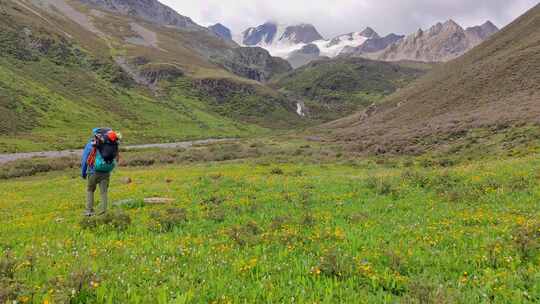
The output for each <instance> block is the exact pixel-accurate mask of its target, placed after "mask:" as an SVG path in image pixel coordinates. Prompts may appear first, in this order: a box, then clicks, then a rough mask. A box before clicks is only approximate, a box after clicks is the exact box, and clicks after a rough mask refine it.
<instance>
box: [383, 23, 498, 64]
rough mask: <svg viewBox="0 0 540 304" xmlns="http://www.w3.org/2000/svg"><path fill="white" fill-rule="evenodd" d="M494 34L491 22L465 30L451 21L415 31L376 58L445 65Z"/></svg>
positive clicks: (495, 29) (495, 30)
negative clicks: (441, 62) (444, 63)
mask: <svg viewBox="0 0 540 304" xmlns="http://www.w3.org/2000/svg"><path fill="white" fill-rule="evenodd" d="M497 30H498V29H497V28H496V27H495V26H494V25H493V24H492V23H491V22H487V23H486V24H484V25H482V26H478V27H473V28H468V29H467V30H465V29H463V28H462V27H461V26H460V25H459V24H457V23H456V22H454V21H453V20H448V21H446V22H445V23H437V24H436V25H434V26H432V27H431V28H430V29H428V30H425V31H424V30H421V29H420V30H418V31H417V32H416V33H414V34H412V35H409V36H407V37H406V38H405V39H403V40H401V41H399V42H397V43H394V44H392V45H391V46H389V47H388V48H387V49H385V50H384V51H382V53H381V54H380V55H378V56H377V57H376V58H377V59H379V60H385V61H399V60H414V61H424V62H440V61H449V60H452V59H455V58H457V57H459V56H461V55H463V54H464V53H466V52H467V51H469V50H470V49H472V48H473V47H475V46H476V45H478V44H479V43H481V42H482V41H484V40H486V39H487V38H488V37H489V36H491V35H492V34H494V33H495V32H497Z"/></svg>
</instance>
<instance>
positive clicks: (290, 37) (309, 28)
mask: <svg viewBox="0 0 540 304" xmlns="http://www.w3.org/2000/svg"><path fill="white" fill-rule="evenodd" d="M242 36H243V37H242V43H243V44H244V45H249V46H255V45H259V46H262V45H272V44H276V43H280V42H286V43H289V44H305V43H311V42H313V41H316V40H320V39H322V36H321V34H319V32H318V31H317V29H316V28H315V27H314V26H313V25H311V24H307V23H300V24H297V25H280V24H277V23H276V22H272V21H269V22H266V23H264V24H262V25H259V26H257V27H251V28H248V29H247V30H245V31H244V32H243V33H242Z"/></svg>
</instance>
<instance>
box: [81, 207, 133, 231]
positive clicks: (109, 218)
mask: <svg viewBox="0 0 540 304" xmlns="http://www.w3.org/2000/svg"><path fill="white" fill-rule="evenodd" d="M130 224H131V218H130V217H129V215H128V214H127V213H125V212H123V211H115V212H108V213H106V214H104V215H98V216H89V217H84V218H83V219H82V220H81V221H80V223H79V225H80V226H81V228H83V229H95V228H97V227H100V226H111V227H113V228H115V229H117V230H120V231H122V230H126V229H127V228H128V227H129V225H130Z"/></svg>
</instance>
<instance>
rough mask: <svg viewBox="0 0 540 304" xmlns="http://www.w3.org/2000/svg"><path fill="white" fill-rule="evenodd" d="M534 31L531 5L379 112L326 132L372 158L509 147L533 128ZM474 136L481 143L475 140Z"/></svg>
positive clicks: (539, 38)
mask: <svg viewBox="0 0 540 304" xmlns="http://www.w3.org/2000/svg"><path fill="white" fill-rule="evenodd" d="M447 26H449V27H454V28H456V27H457V26H456V25H453V24H449V25H447ZM539 28H540V5H537V6H536V7H534V8H533V9H531V10H530V11H529V12H527V13H526V14H525V15H523V16H522V17H520V18H519V19H517V20H516V21H514V22H513V23H511V24H510V25H508V26H507V27H505V28H504V29H503V30H501V31H500V32H498V33H496V34H494V35H493V36H492V37H491V38H490V39H488V40H487V41H484V42H483V43H482V44H481V45H479V46H477V47H476V48H474V49H472V50H471V51H470V52H468V53H467V54H465V55H463V56H461V57H460V58H458V59H456V60H453V61H450V62H448V63H446V64H443V65H441V66H439V67H437V68H435V69H434V70H433V71H432V72H431V73H429V74H428V75H426V76H425V77H423V78H422V79H421V80H419V81H416V82H415V83H414V84H413V85H411V86H409V87H407V88H405V89H402V90H400V91H399V92H397V93H396V94H393V95H392V96H390V97H389V98H387V99H386V100H385V101H384V103H382V104H381V105H380V106H378V107H374V108H371V109H370V110H369V111H364V112H361V113H358V114H355V115H353V116H350V117H347V118H344V119H341V120H338V121H335V122H333V123H330V124H328V125H325V129H333V138H334V139H335V140H338V141H347V142H349V143H350V144H351V145H353V146H354V149H355V150H357V151H370V152H377V153H421V152H424V151H428V150H437V149H441V150H444V149H446V148H449V147H452V149H455V150H452V151H457V150H459V149H465V148H466V147H467V145H470V144H471V141H476V142H477V141H478V140H488V138H489V137H490V136H491V137H496V136H499V138H504V139H505V140H506V141H507V142H508V144H509V145H510V144H511V141H512V140H514V139H515V136H516V134H512V130H517V129H518V128H522V127H523V126H527V125H533V126H540V102H539V101H540V31H539V30H538V29H539ZM459 32H461V33H462V31H459ZM422 35H427V33H423V34H422ZM458 37H462V35H460V36H458ZM475 132H476V134H479V132H484V133H480V134H484V135H485V136H482V138H481V139H480V138H478V137H476V138H474V134H475Z"/></svg>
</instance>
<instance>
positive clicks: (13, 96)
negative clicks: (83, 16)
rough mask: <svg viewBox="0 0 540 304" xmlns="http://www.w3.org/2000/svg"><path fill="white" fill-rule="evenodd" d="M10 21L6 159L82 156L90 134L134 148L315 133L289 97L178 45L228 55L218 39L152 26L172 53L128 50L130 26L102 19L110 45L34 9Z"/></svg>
mask: <svg viewBox="0 0 540 304" xmlns="http://www.w3.org/2000/svg"><path fill="white" fill-rule="evenodd" d="M70 3H71V2H70ZM71 4H72V5H73V7H75V8H77V9H79V10H80V11H81V12H83V13H88V11H87V10H86V11H85V8H84V7H79V6H77V5H75V4H74V3H71ZM0 14H1V15H2V18H0V55H1V56H0V118H1V119H0V153H1V152H16V151H29V150H42V149H67V148H75V147H80V146H81V145H82V144H83V143H84V141H85V140H86V138H87V136H88V132H89V130H90V129H92V128H93V127H96V126H104V125H107V126H112V127H114V128H116V129H118V130H120V131H122V133H123V134H124V136H125V138H126V141H125V142H126V143H128V144H132V143H149V142H164V141H166V142H168V141H179V140H185V139H192V138H209V137H240V136H250V135H254V134H261V133H266V132H268V128H290V127H291V126H297V125H303V124H304V123H305V122H303V121H301V120H300V119H299V117H298V115H296V113H295V111H294V110H295V109H294V106H293V104H292V103H290V102H289V101H288V100H287V99H286V98H285V97H284V96H283V95H280V94H278V93H277V92H275V91H273V90H272V89H270V88H267V87H265V86H264V85H263V84H261V83H259V82H256V81H252V80H249V79H245V78H241V77H238V76H236V75H233V74H232V73H230V72H228V71H226V70H224V69H222V68H220V67H219V66H216V65H214V64H213V63H211V62H209V61H207V60H206V59H205V58H204V57H203V56H202V55H199V54H198V53H197V52H196V51H194V50H193V49H190V48H186V47H183V46H181V45H179V44H178V43H172V42H171V41H172V40H173V39H176V38H179V39H184V40H185V41H187V40H190V39H191V40H190V41H191V43H192V44H196V43H199V44H203V43H207V44H215V45H214V46H213V47H215V48H216V49H218V50H219V49H220V48H225V47H226V46H224V43H223V42H219V40H218V39H217V38H211V37H204V35H203V36H201V35H202V34H198V35H199V36H197V34H195V33H189V32H187V33H183V32H181V31H177V30H172V29H166V28H160V27H158V26H155V25H151V24H145V26H147V27H148V28H151V29H152V30H154V31H155V33H158V34H156V35H157V37H158V38H157V39H158V41H159V42H160V43H162V45H163V46H162V47H161V46H160V48H156V47H143V46H137V45H129V44H125V43H123V41H124V40H123V39H124V38H123V37H122V35H127V34H129V33H127V34H126V33H124V32H125V31H126V29H125V28H126V26H125V24H129V22H132V20H131V19H129V18H128V17H121V16H114V15H111V14H107V13H102V14H101V15H100V16H101V18H102V19H99V20H98V19H96V20H97V21H96V23H95V24H96V25H95V26H96V27H98V26H99V30H100V31H102V32H103V33H111V34H110V35H107V36H106V37H105V36H103V37H102V36H100V35H94V33H92V32H89V31H88V30H87V29H86V28H84V27H82V26H80V25H79V24H77V23H75V22H73V21H72V20H70V19H69V18H65V17H62V16H59V15H57V14H56V13H55V12H50V11H47V10H44V9H41V8H38V7H31V4H29V3H26V4H23V3H22V2H21V3H17V2H8V3H5V5H4V4H2V7H1V10H0ZM38 17H40V18H38ZM96 18H97V17H96ZM106 18H107V19H106ZM92 20H93V19H92ZM98 21H99V22H98ZM137 22H139V23H141V24H144V23H143V21H140V20H137ZM51 25H52V26H51ZM116 29H118V30H116ZM68 32H69V33H68ZM198 39H199V40H200V41H199V40H198ZM214 40H215V41H214ZM197 41H198V42H197ZM165 48H167V49H165ZM263 55H264V54H263ZM208 83H211V84H212V85H213V86H214V87H215V86H221V87H225V88H227V94H226V95H223V94H219V92H216V90H215V89H214V87H213V86H208Z"/></svg>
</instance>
